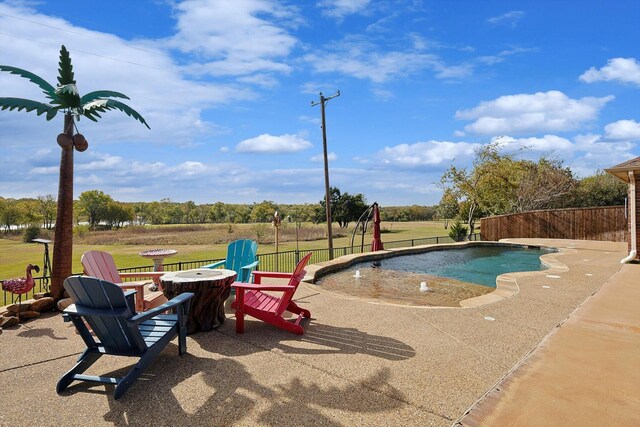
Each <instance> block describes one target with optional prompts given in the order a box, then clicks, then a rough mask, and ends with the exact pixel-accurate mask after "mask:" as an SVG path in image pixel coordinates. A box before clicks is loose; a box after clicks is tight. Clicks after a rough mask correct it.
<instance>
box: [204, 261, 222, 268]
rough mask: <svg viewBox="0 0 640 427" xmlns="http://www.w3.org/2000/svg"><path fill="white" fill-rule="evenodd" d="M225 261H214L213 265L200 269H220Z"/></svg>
mask: <svg viewBox="0 0 640 427" xmlns="http://www.w3.org/2000/svg"><path fill="white" fill-rule="evenodd" d="M226 262H227V260H226V259H223V260H222V261H216V262H214V263H213V264H207V265H203V266H202V267H200V268H216V267H220V266H221V265H224V264H226Z"/></svg>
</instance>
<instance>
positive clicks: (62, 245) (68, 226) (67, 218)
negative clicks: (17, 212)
mask: <svg viewBox="0 0 640 427" xmlns="http://www.w3.org/2000/svg"><path fill="white" fill-rule="evenodd" d="M64 133H66V134H67V135H69V137H73V116H72V115H71V114H66V115H65V116H64ZM72 260H73V145H71V146H70V147H68V148H62V154H61V157H60V181H59V184H58V212H57V216H56V228H55V234H54V242H53V266H52V271H51V296H52V297H53V298H54V299H55V300H56V301H57V300H59V299H61V298H63V296H64V287H63V285H62V284H63V282H64V279H66V278H67V277H69V276H70V275H71V264H72Z"/></svg>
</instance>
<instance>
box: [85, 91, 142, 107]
mask: <svg viewBox="0 0 640 427" xmlns="http://www.w3.org/2000/svg"><path fill="white" fill-rule="evenodd" d="M101 98H124V99H130V98H129V97H128V96H127V95H125V94H124V93H120V92H115V91H113V90H96V91H95V92H89V93H87V94H86V95H84V96H83V97H82V98H80V105H85V104H87V103H89V102H91V101H94V100H96V99H101Z"/></svg>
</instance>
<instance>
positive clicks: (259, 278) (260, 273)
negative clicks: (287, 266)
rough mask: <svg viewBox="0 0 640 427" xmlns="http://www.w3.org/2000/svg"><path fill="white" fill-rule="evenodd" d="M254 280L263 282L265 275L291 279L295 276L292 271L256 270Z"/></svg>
mask: <svg viewBox="0 0 640 427" xmlns="http://www.w3.org/2000/svg"><path fill="white" fill-rule="evenodd" d="M251 274H253V281H254V283H262V278H263V277H270V278H273V279H291V278H292V277H293V274H292V273H278V272H275V271H258V270H256V271H254V272H253V273H251Z"/></svg>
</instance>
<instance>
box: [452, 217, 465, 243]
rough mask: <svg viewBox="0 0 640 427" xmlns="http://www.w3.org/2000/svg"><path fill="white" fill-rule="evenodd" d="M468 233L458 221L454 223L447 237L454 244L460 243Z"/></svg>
mask: <svg viewBox="0 0 640 427" xmlns="http://www.w3.org/2000/svg"><path fill="white" fill-rule="evenodd" d="M468 233H469V229H468V228H467V227H465V226H464V225H462V223H461V222H460V221H456V222H454V223H453V224H452V225H451V228H450V229H449V237H451V239H453V240H454V241H456V242H462V241H463V240H464V239H465V238H466V237H467V234H468Z"/></svg>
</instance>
